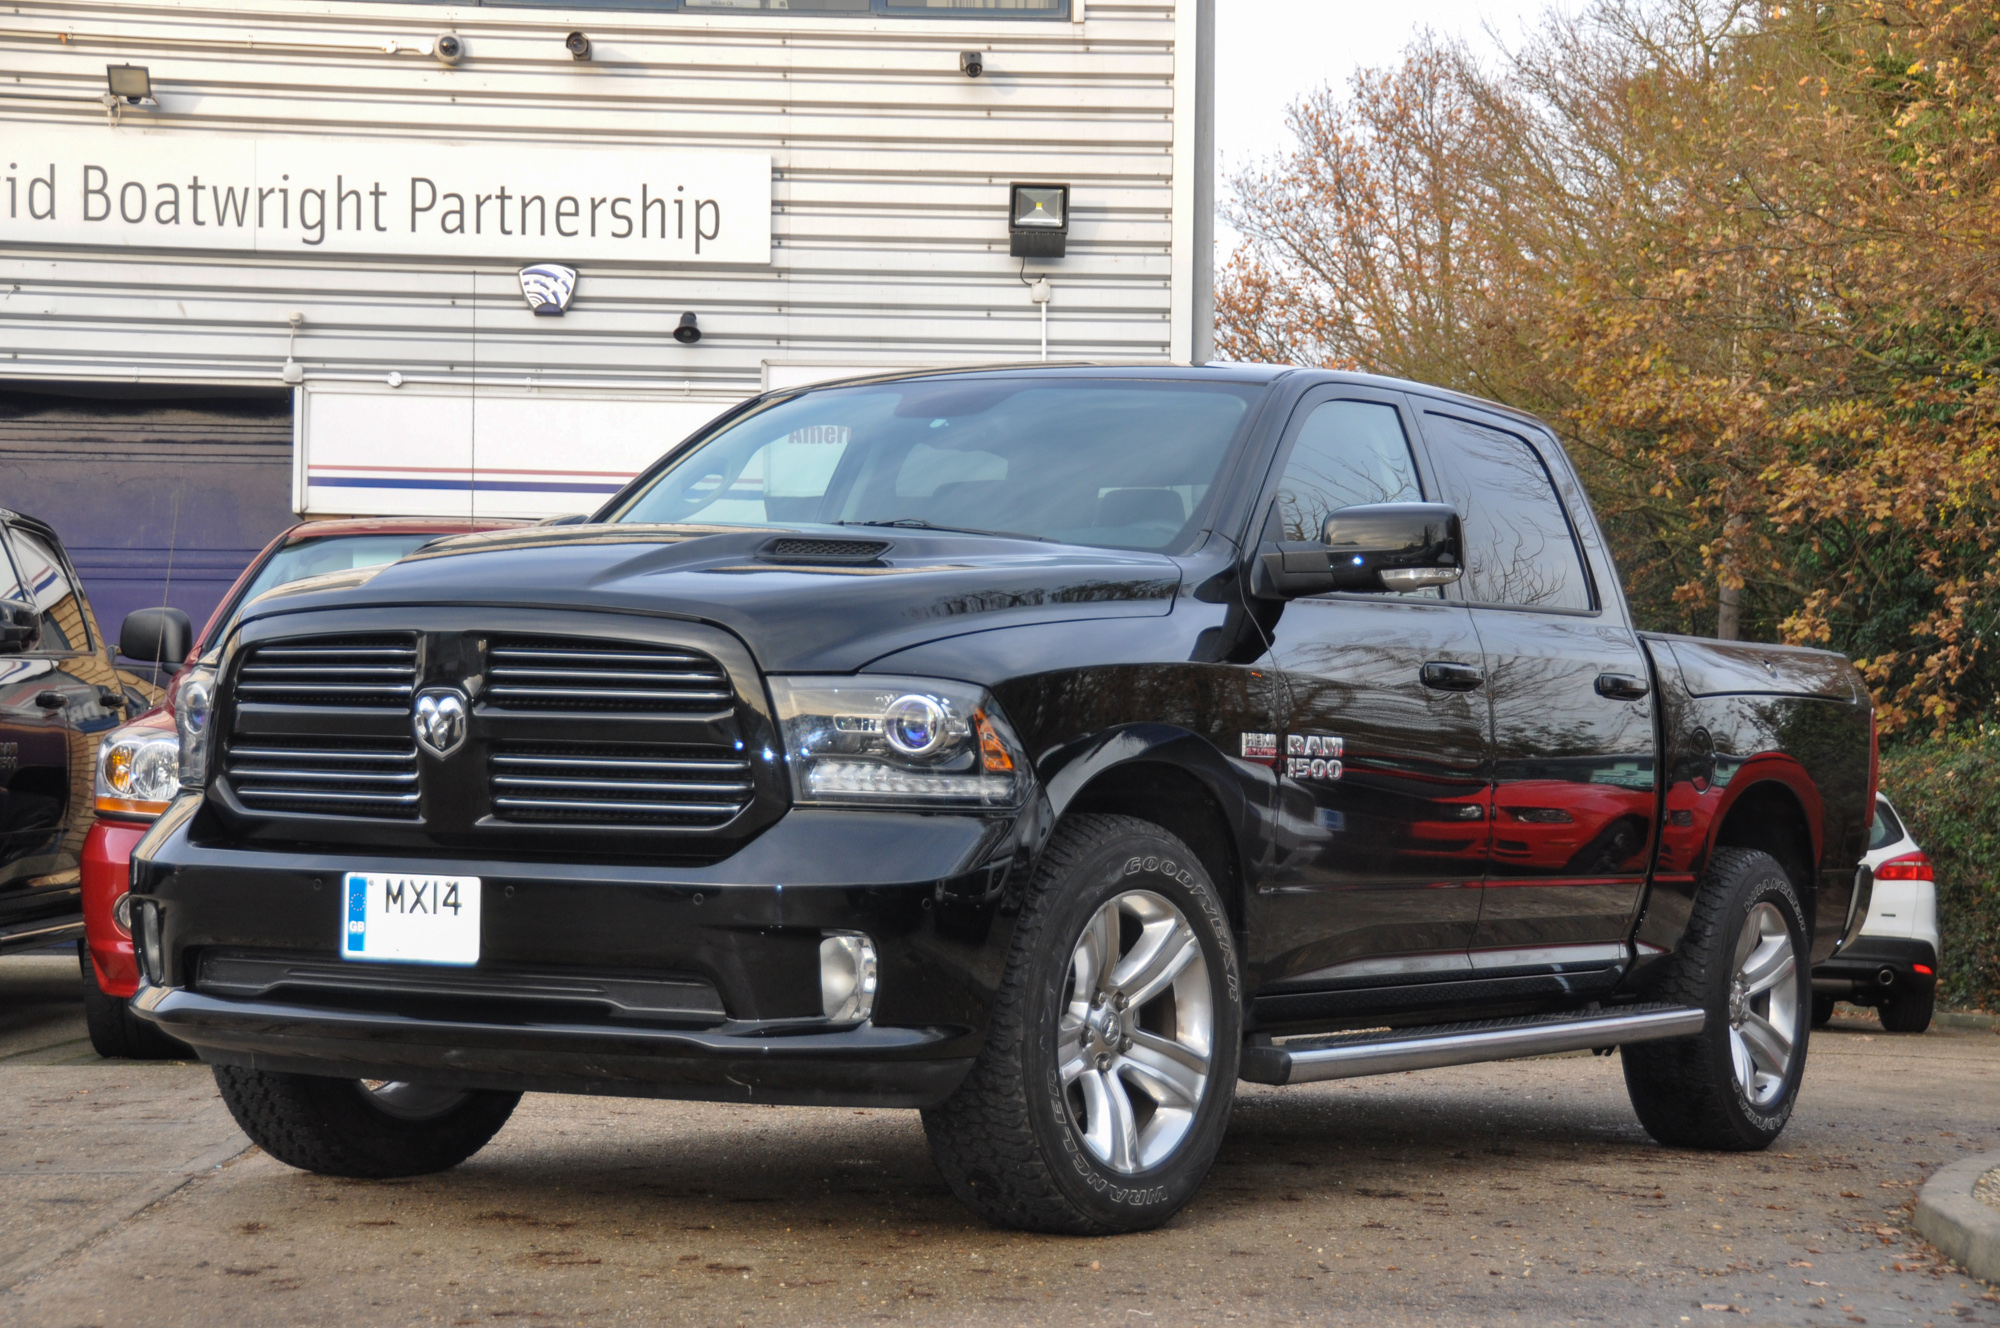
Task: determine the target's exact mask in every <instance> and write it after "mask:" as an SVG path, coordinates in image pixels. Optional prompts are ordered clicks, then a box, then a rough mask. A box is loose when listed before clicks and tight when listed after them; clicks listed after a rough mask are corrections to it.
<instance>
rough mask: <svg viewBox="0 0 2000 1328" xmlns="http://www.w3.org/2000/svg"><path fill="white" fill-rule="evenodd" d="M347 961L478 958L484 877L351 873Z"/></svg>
mask: <svg viewBox="0 0 2000 1328" xmlns="http://www.w3.org/2000/svg"><path fill="white" fill-rule="evenodd" d="M343 884H344V886H345V891H346V895H347V909H346V912H345V914H344V915H343V916H344V918H345V928H346V930H345V932H344V934H343V935H342V936H341V938H340V954H341V957H342V958H343V959H377V960H388V961H391V962H395V963H405V964H476V963H478V962H479V878H478V877H477V876H401V875H395V876H390V875H378V874H375V873H371V872H349V873H347V876H346V879H345V881H344V882H343Z"/></svg>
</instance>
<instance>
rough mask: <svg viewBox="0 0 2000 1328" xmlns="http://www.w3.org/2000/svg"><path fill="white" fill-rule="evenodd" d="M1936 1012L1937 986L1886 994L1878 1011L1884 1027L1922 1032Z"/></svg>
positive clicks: (1900, 1031) (1897, 1031) (1901, 1030)
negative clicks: (1890, 994) (1891, 994)
mask: <svg viewBox="0 0 2000 1328" xmlns="http://www.w3.org/2000/svg"><path fill="white" fill-rule="evenodd" d="M1936 1012H1937V988H1936V987H1925V988H1924V989H1923V990H1921V991H1901V992H1897V993H1896V994H1895V995H1893V996H1885V997H1883V998H1882V1004H1881V1006H1880V1007H1879V1008H1878V1009H1877V1011H1876V1013H1877V1014H1878V1015H1879V1016H1880V1017H1881V1020H1882V1027H1883V1028H1885V1029H1887V1030H1888V1031H1889V1032H1891V1033H1921V1032H1923V1031H1924V1030H1925V1029H1927V1028H1929V1027H1930V1026H1931V1016H1932V1015H1933V1014H1935V1013H1936Z"/></svg>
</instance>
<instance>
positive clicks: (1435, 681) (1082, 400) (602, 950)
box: [132, 366, 1875, 1233]
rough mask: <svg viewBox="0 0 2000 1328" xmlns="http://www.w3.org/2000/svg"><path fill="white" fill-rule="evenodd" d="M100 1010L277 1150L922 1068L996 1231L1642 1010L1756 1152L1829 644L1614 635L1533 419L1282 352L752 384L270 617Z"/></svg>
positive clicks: (949, 1149)
mask: <svg viewBox="0 0 2000 1328" xmlns="http://www.w3.org/2000/svg"><path fill="white" fill-rule="evenodd" d="M178 721H179V724H180V728H181V733H182V756H181V776H182V780H183V787H184V794H183V796H182V797H181V798H180V799H179V800H178V801H176V802H175V803H174V804H173V805H172V807H171V808H170V809H169V811H168V812H167V813H166V814H165V815H164V816H162V817H161V818H160V820H159V822H158V823H157V825H156V826H155V828H154V829H153V831H152V832H151V833H150V834H149V835H148V836H147V838H146V839H145V840H144V841H143V843H141V845H140V846H139V848H138V849H137V851H136V853H135V859H134V862H133V872H132V880H133V896H134V899H135V901H136V904H137V906H136V908H135V910H134V914H135V918H136V921H137V935H138V939H139V944H140V950H141V953H142V958H143V965H144V971H145V983H144V985H142V987H141V989H140V992H139V995H138V996H137V997H135V998H134V1009H135V1010H136V1011H137V1012H138V1013H139V1014H141V1015H142V1016H144V1017H146V1018H149V1019H152V1020H154V1021H156V1022H157V1023H158V1024H159V1025H160V1026H162V1027H163V1028H165V1029H166V1030H168V1031H169V1032H171V1033H172V1034H173V1035H174V1036H176V1037H179V1038H182V1039H184V1040H186V1041H187V1042H189V1043H191V1044H193V1045H194V1046H195V1047H196V1048H198V1049H199V1051H200V1052H201V1054H202V1056H203V1057H204V1058H205V1059H206V1060H208V1061H210V1062H211V1063H212V1064H213V1065H214V1067H215V1074H216V1079H217V1082H218V1083H219V1084H220V1085H221V1090H222V1094H223V1096H224V1098H225V1100H226V1101H227V1102H228V1104H229V1106H230V1108H231V1110H232V1111H234V1112H235V1114H236V1118H237V1119H238V1121H240V1122H241V1123H242V1125H243V1127H244V1129H245V1130H246V1131H248V1133H249V1134H250V1135H251V1136H252V1137H253V1138H254V1139H255V1140H256V1141H257V1142H258V1143H259V1144H261V1145H262V1146H263V1147H264V1148H265V1149H266V1150H268V1151H269V1152H270V1153H272V1154H273V1155H275V1156H277V1157H279V1158H281V1159H283V1160H285V1161H287V1162H289V1163H291V1164H293V1165H295V1166H300V1167H304V1168H307V1169H310V1170H314V1171H319V1172H324V1173H331V1174H337V1175H346V1176H392V1175H408V1174H414V1173H419V1172H425V1171H434V1170H438V1169H442V1168H445V1167H449V1166H451V1165H453V1164H455V1163H457V1162H459V1161H460V1160H462V1159H464V1158H465V1157H468V1156H470V1155H471V1154H472V1153H473V1152H475V1151H476V1150H477V1149H479V1148H480V1147H481V1146H482V1145H483V1144H484V1143H485V1142H486V1141H487V1140H488V1139H489V1138H491V1137H492V1135H493V1134H494V1133H495V1132H496V1131H497V1130H498V1129H499V1128H500V1127H501V1125H502V1124H503V1123H504V1122H505V1120H506V1119H507V1116H508V1114H509V1113H510V1112H511V1111H512V1110H513V1107H514V1105H515V1102H516V1101H517V1099H518V1098H519V1096H520V1094H521V1092H522V1091H524V1090H528V1091H553V1092H577V1093H608V1094H638V1095H654V1096H662V1097H681V1098H708V1099H721V1100H733V1101H747V1102H777V1103H802V1104H829V1105H872V1106H895V1107H911V1108H918V1109H920V1110H921V1111H922V1112H923V1121H924V1126H925V1129H926V1130H927V1132H928V1136H929V1138H930V1140H931V1144H932V1148H933V1152H934V1154H935V1157H936V1160H937V1164H938V1166H939V1168H940V1170H941V1171H942V1172H943V1173H944V1175H945V1177H946V1178H947V1180H948V1181H949V1182H950V1184H951V1186H952V1188H953V1190H954V1191H955V1192H956V1193H957V1194H958V1195H959V1196H960V1197H961V1198H962V1199H963V1200H964V1201H965V1202H966V1203H967V1204H968V1205H969V1206H970V1207H971V1208H972V1209H973V1210H975V1211H976V1212H978V1213H979V1214H981V1215H983V1216H985V1217H986V1218H988V1219H990V1220H992V1221H994V1222H998V1223H1002V1224H1007V1225H1013V1226H1018V1227H1023V1228H1030V1229H1038V1230H1047V1231H1066V1232H1078V1233H1103V1232H1112V1231H1120V1230H1131V1229H1136V1228H1142V1227H1146V1226H1149V1225H1153V1224H1157V1223H1159V1222H1161V1221H1163V1220H1165V1219H1166V1218H1167V1217H1168V1216H1170V1215H1171V1214H1173V1213H1174V1212H1175V1211H1176V1210H1177V1209H1178V1208H1179V1207H1180V1206H1181V1205H1182V1204H1184V1203H1186V1202H1187V1200H1188V1198H1189V1197H1190V1196H1191V1195H1192V1194H1193V1193H1194V1191H1195V1190H1196V1188H1197V1187H1198V1186H1199V1185H1200V1184H1201V1181H1202V1179H1203V1177H1204V1175H1205V1174H1206V1172H1207V1171H1208V1168H1209V1166H1210V1163H1211V1161H1212V1159H1213V1158H1214V1156H1215V1152H1216V1149H1217V1147H1218V1144H1219V1142H1220V1139H1221V1135H1222V1132H1223V1129H1224V1126H1225V1124H1226V1122H1227V1119H1228V1116H1229V1108H1230V1102H1231V1098H1232V1094H1233V1090H1234V1087H1235V1084H1236V1081H1237V1080H1238V1079H1239V1078H1241V1079H1247V1080H1250V1081H1253V1082H1259V1083H1268V1084H1293V1083H1303V1082H1309V1081H1313V1080H1321V1079H1330V1078H1338V1077H1343V1076H1351V1075H1363V1074H1371V1073H1380V1072H1385V1071H1393V1070H1403V1069H1411V1068H1420V1067H1428V1066H1439V1065H1450V1064H1459V1063H1465V1062H1471V1061H1479V1060H1493V1059H1500V1058H1505V1057H1515V1056H1527V1055H1539V1054H1548V1053H1553V1052H1559V1051H1567V1050H1577V1049H1583V1048H1593V1049H1595V1048H1609V1047H1613V1046H1616V1047H1619V1048H1621V1049H1622V1057H1623V1067H1624V1073H1625V1078H1626V1082H1627V1084H1628V1085H1629V1087H1630V1091H1631V1098H1632V1102H1633V1105H1634V1107H1635V1108H1636V1110H1637V1111H1638V1114H1639V1117H1640V1119H1641V1121H1642V1122H1643V1123H1644V1125H1645V1127H1646V1129H1647V1130H1649V1131H1650V1132H1651V1133H1652V1134H1653V1136H1654V1137H1655V1138H1657V1139H1659V1140H1661V1141H1662V1142H1665V1143H1668V1144H1673V1145H1680V1146H1695V1147H1706V1148H1719V1149H1755V1148H1762V1147H1764V1146H1766V1145H1767V1144H1769V1143H1770V1142H1771V1140H1772V1139H1774V1138H1775V1137H1776V1136H1777V1134H1778V1132H1779V1131H1780V1130H1781V1129H1782V1128H1783V1127H1784V1125H1785V1122H1786V1120H1787V1118H1788V1117H1789V1115H1790V1112H1791V1109H1792V1104H1793V1100H1794V1096H1795V1094H1796V1092H1797V1089H1798V1084H1799V1080H1800V1076H1801V1074H1802V1072H1803V1069H1804V1065H1805V1053H1806V1040H1807V1036H1808V1033H1809V1031H1810V1015H1811V987H1810V970H1811V964H1812V962H1813V960H1815V959H1819V958H1824V957H1826V956H1828V955H1829V954H1831V953H1832V952H1833V951H1834V950H1835V949H1836V947H1838V946H1839V945H1840V944H1841V943H1842V941H1843V939H1844V938H1845V937H1846V936H1847V935H1848V934H1850V933H1851V932H1852V931H1853V930H1854V929H1855V928H1857V927H1858V925H1859V921H1860V919H1863V918H1865V917H1866V914H1867V907H1866V894H1867V888H1868V878H1867V875H1866V873H1865V872H1863V871H1861V870H1860V869H1859V867H1858V863H1859V862H1860V859H1861V856H1862V852H1863V848H1864V843H1865V838H1866V834H1867V827H1868V814H1869V807H1870V805H1871V799H1872V787H1873V783H1874V778H1875V775H1874V768H1873V767H1874V756H1873V752H1874V741H1873V721H1872V712H1871V708H1870V704H1869V699H1868V695H1867V693H1866V691H1865V690H1864V689H1863V687H1862V685H1861V683H1860V681H1859V680H1858V678H1857V677H1856V675H1855V673H1854V671H1853V670H1852V669H1851V668H1850V667H1849V665H1848V663H1847V661H1846V660H1844V659H1841V658H1839V657H1837V656H1834V655H1829V654H1825V653H1820V652H1816V651H1808V650H1797V649H1787V648H1782V647H1776V646H1753V645H1726V644H1722V643H1718V642H1710V641H1698V640H1692V639H1686V638H1679V637H1661V636H1652V635H1646V634H1641V633H1639V632H1636V631H1635V630H1634V629H1633V627H1632V624H1631V621H1630V618H1629V615H1628V611H1627V608H1626V604H1625V601H1624V598H1623V596H1622V595H1621V593H1620V589H1619V581H1618V576H1617V573H1616V571H1615V569H1614V568H1613V566H1612V564H1611V560H1610V558H1609V556H1608V555H1607V553H1606V549H1605V543H1604V539H1603V537H1602V535H1601V534H1600V533H1599V530H1598V528H1597V525H1596V522H1595V521H1594V520H1593V518H1592V515H1591V512H1590V508H1589V506H1588V505H1587V504H1586V502H1585V501H1584V496H1583V493H1582V490H1581V489H1580V487H1579V485H1578V482H1577V479H1576V476H1575V473H1574V472H1573V471H1572V470H1571V468H1570V466H1569V464H1568V462H1567V460H1566V459H1565V458H1564V456H1563V453H1562V450H1561V448H1560V447H1559V446H1558V445H1557V442H1556V440H1555V438H1554V437H1553V436H1552V435H1551V434H1550V432H1549V430H1548V429H1547V428H1545V427H1544V426H1543V425H1541V424H1539V423H1538V422H1537V421H1535V420H1534V419H1532V418H1529V417H1526V416H1523V415H1520V414H1517V413H1515V412H1512V411H1509V410H1506V409H1503V408H1500V407H1496V406H1493V405H1491V404H1488V403H1485V402H1481V401H1476V400H1472V399H1469V398H1466V397H1462V396H1456V395H1453V394H1450V393H1447V392H1442V391H1438V390H1435V389H1432V388H1427V387H1422V386H1419V385H1416V384H1411V383H1403V382H1395V381H1389V380H1384V379H1378V378H1369V377H1362V376H1355V375H1344V374H1334V373H1326V372H1318V371H1306V370H1289V369H1280V368H1253V367H1240V368H1220V367H1211V368H1202V369H1171V368H1163V367H1155V368H1092V367H1046V366H1041V367H1034V368H1020V369H988V370H979V371H965V372H955V373H933V374H925V375H906V376H885V377H881V378H876V379H864V380H854V381H849V382H844V383H839V384H833V385H828V386H822V387H817V388H812V389H807V390H795V391H785V392H774V393H769V394H766V395H764V396H762V397H759V398H757V399H755V400H753V401H751V402H748V403H747V404H745V405H744V406H742V407H740V408H738V409H736V410H733V411H731V412H729V413H728V414H725V415H724V416H722V417H721V418H719V419H718V420H716V421H715V422H714V423H713V424H712V425H710V426H708V427H707V428H706V429H705V430H703V431H702V432H701V433H699V434H698V435H696V436H695V437H693V438H691V439H689V440H687V441H686V442H685V443H683V444H681V445H680V446H678V447H676V448H675V449H674V450H673V451H672V452H670V453H669V454H668V455H667V456H666V457H665V458H664V459H663V460H662V461H660V462H659V463H658V464H657V465H655V466H654V467H653V468H652V469H651V470H649V471H648V472H647V473H645V474H644V475H642V476H640V477H639V478H638V479H636V480H634V481H633V482H632V484H631V485H629V486H628V487H627V488H626V489H624V490H623V491H622V492H621V493H619V494H618V495H617V496H616V497H614V498H613V499H612V500H611V501H610V502H609V503H607V504H606V505H605V507H604V508H603V509H602V510H600V511H598V512H597V513H595V514H594V515H593V516H592V517H591V519H590V520H589V521H587V522H585V523H582V524H571V525H552V526H544V527H539V528H526V529H521V530H514V531H502V532H493V533H488V534H480V535H470V536H465V537H460V538H454V539H449V540H445V541H442V542H439V543H434V544H432V545H429V546H427V547H426V548H424V549H422V550H420V551H418V552H416V553H413V554H411V555H410V556H408V557H406V558H404V559H403V560H402V561H400V562H398V563H395V564H392V565H389V566H387V567H384V568H380V569H369V570H367V571H362V572H355V573H349V574H338V575H332V576H328V577H322V578H318V579H314V580H308V581H302V582H298V583H295V584H293V585H291V586H287V587H285V588H284V589H283V590H280V591H274V592H272V593H271V594H269V595H266V596H265V597H263V598H262V599H260V600H259V601H257V602H256V603H254V604H252V605H251V606H250V607H249V608H248V609H247V611H246V612H245V613H244V614H243V616H242V619H241V622H240V624H239V625H238V626H237V627H236V628H235V630H234V631H232V632H231V633H230V634H229V635H228V636H227V638H226V639H225V640H223V641H221V642H220V643H219V644H218V645H217V646H216V647H215V648H214V649H213V650H211V651H210V652H208V653H207V654H206V655H205V656H204V657H203V658H202V659H201V660H199V661H197V662H196V663H195V665H194V666H193V671H192V672H191V673H190V674H189V675H188V676H187V677H185V678H184V680H183V682H182V684H181V688H180V693H179V715H178Z"/></svg>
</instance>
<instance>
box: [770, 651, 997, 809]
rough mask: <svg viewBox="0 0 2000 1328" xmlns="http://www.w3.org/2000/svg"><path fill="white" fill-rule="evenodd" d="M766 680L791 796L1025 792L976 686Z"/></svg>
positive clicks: (903, 798)
mask: <svg viewBox="0 0 2000 1328" xmlns="http://www.w3.org/2000/svg"><path fill="white" fill-rule="evenodd" d="M770 684H771V697H772V699H773V700H774V701H776V702H777V706H778V727H779V729H780V731H781V732H782V733H783V734H784V738H785V764H786V765H787V766H788V767H789V768H790V770H791V775H792V797H793V799H794V800H795V801H797V802H801V803H816V804H822V805H824V804H839V805H844V806H850V807H852V806H862V807H994V808H1011V807H1018V806H1020V804H1021V802H1022V800H1023V799H1024V798H1025V797H1026V796H1027V792H1028V788H1029V779H1030V777H1029V774H1028V761H1027V757H1026V755H1025V754H1024V753H1023V752H1022V750H1021V745H1020V742H1019V740H1018V739H1017V738H1015V736H1014V730H1013V728H1012V727H1011V726H1009V725H1008V723H1007V717H1006V716H1005V715H1003V714H1002V713H1001V712H1000V707H999V706H998V705H996V704H995V703H994V701H993V698H992V697H991V696H990V695H988V694H987V692H986V689H985V688H983V687H975V686H972V685H971V684H969V683H962V682H943V681H940V680H938V679H936V678H873V677H855V678H772V679H771V680H770Z"/></svg>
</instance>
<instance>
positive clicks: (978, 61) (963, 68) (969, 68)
mask: <svg viewBox="0 0 2000 1328" xmlns="http://www.w3.org/2000/svg"><path fill="white" fill-rule="evenodd" d="M958 72H959V73H961V74H963V75H965V76H966V77H967V78H978V77H979V76H980V75H981V74H983V73H985V72H986V61H985V59H984V58H982V57H981V56H980V54H979V52H977V51H960V52H959V53H958Z"/></svg>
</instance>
